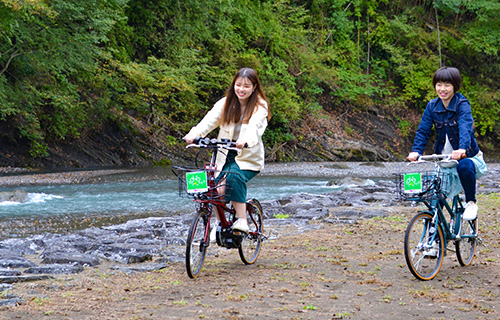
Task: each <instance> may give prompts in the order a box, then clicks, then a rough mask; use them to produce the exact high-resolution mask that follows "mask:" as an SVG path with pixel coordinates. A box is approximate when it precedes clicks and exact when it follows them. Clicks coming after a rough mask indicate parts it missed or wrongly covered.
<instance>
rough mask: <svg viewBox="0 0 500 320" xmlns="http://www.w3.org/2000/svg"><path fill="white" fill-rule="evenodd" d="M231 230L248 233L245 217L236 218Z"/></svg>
mask: <svg viewBox="0 0 500 320" xmlns="http://www.w3.org/2000/svg"><path fill="white" fill-rule="evenodd" d="M233 230H237V231H241V232H244V233H248V231H250V228H248V223H247V221H246V219H238V220H236V222H235V223H233Z"/></svg>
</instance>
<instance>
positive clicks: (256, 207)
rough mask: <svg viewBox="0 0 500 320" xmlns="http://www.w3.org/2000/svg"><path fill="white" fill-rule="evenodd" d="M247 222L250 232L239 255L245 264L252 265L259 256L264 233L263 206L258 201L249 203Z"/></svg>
mask: <svg viewBox="0 0 500 320" xmlns="http://www.w3.org/2000/svg"><path fill="white" fill-rule="evenodd" d="M247 221H248V227H249V228H250V232H248V234H247V235H245V237H244V238H243V241H242V242H241V245H240V246H239V247H238V253H239V254H240V258H241V261H243V263H245V264H252V263H254V262H255V261H256V260H257V257H258V256H259V253H260V249H261V246H262V235H263V232H264V226H263V223H262V206H261V205H260V203H259V201H258V200H256V199H252V200H249V201H247Z"/></svg>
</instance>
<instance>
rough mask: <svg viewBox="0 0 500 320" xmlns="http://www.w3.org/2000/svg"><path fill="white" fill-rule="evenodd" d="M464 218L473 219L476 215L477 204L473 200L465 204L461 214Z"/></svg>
mask: <svg viewBox="0 0 500 320" xmlns="http://www.w3.org/2000/svg"><path fill="white" fill-rule="evenodd" d="M462 217H463V219H464V220H474V219H476V217H477V204H476V203H475V202H474V201H469V202H467V204H466V205H465V211H464V214H463V216H462Z"/></svg>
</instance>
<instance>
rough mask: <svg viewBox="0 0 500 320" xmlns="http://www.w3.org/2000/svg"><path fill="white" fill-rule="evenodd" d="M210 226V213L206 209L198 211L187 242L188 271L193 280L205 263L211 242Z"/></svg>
mask: <svg viewBox="0 0 500 320" xmlns="http://www.w3.org/2000/svg"><path fill="white" fill-rule="evenodd" d="M208 226H210V221H209V219H208V211H207V210H206V209H200V210H198V212H196V216H195V218H194V219H193V222H192V223H191V227H190V228H189V233H188V237H187V242H186V270H187V274H188V276H189V277H190V278H192V279H194V278H196V277H198V275H199V274H200V272H201V268H203V264H204V263H205V255H206V253H207V247H208V242H209V241H210V239H209V236H208V229H207V227H208Z"/></svg>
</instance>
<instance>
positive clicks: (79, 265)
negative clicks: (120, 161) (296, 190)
mask: <svg viewBox="0 0 500 320" xmlns="http://www.w3.org/2000/svg"><path fill="white" fill-rule="evenodd" d="M420 169H422V168H420ZM405 171H411V170H409V168H408V166H407V165H406V164H405V163H375V164H374V163H371V164H370V163H293V164H291V163H288V164H270V165H268V166H267V167H266V169H265V170H264V171H263V172H262V174H263V175H303V176H323V177H330V178H331V179H332V180H333V181H334V183H335V184H337V185H340V184H343V185H345V186H346V188H345V189H344V190H343V191H340V192H335V193H331V194H324V195H310V194H300V195H295V196H291V197H288V198H284V199H275V200H269V201H263V202H262V206H263V209H264V213H265V220H264V223H265V226H266V229H267V231H268V232H269V231H271V230H274V234H276V232H277V234H278V235H279V233H280V230H283V228H285V227H286V225H294V226H295V227H297V228H298V230H302V231H304V230H308V229H310V228H317V226H318V223H353V222H355V221H357V220H359V219H365V218H369V217H374V216H384V215H386V213H387V212H388V210H393V209H394V207H398V206H402V205H407V204H408V203H402V202H398V201H397V197H396V196H395V183H394V181H393V178H392V175H393V173H395V172H405ZM108 173H109V172H108V171H101V172H88V173H82V172H79V173H78V175H79V177H80V178H81V180H79V182H78V181H77V180H75V179H73V178H70V179H69V180H58V178H57V177H60V176H61V174H60V175H59V176H57V175H53V174H46V175H45V176H43V177H42V176H40V177H36V176H37V175H32V176H27V175H22V176H20V177H17V178H16V177H13V176H10V177H2V178H8V179H5V180H3V181H10V183H14V181H15V180H17V181H18V182H19V181H22V183H27V181H33V183H38V182H39V181H44V183H81V182H82V181H89V180H88V179H89V178H92V179H95V178H96V177H97V178H98V177H99V176H100V175H103V174H108ZM70 175H71V174H62V176H65V177H66V176H70ZM35 177H36V178H35ZM82 177H85V178H82ZM360 178H361V179H362V180H360ZM367 178H369V179H377V183H376V184H375V183H374V184H371V185H366V183H365V179H367ZM0 181H1V179H0ZM491 192H500V166H499V165H495V164H493V165H490V166H489V172H488V174H487V175H486V176H485V177H483V178H482V179H481V180H480V183H479V184H478V193H491ZM277 217H287V218H286V219H283V218H281V219H278V218H277ZM125 218H126V217H125ZM129 218H130V217H129ZM124 220H126V221H123V222H122V223H118V224H110V225H103V226H101V227H96V226H89V227H88V228H83V229H81V230H70V229H68V231H67V232H62V233H47V232H46V233H41V234H35V235H32V236H29V237H24V238H22V237H18V238H9V239H3V240H2V241H0V267H1V268H2V269H0V283H4V288H5V286H9V285H10V284H9V283H15V282H20V281H29V280H38V279H41V278H46V277H51V276H52V275H54V274H73V273H78V272H81V271H82V270H83V268H84V267H86V266H88V267H92V266H99V265H101V264H106V265H107V266H108V267H109V268H110V269H111V270H122V271H127V272H136V271H148V270H158V269H162V268H165V267H166V266H167V265H168V263H170V262H176V261H180V260H182V259H183V254H184V244H185V238H186V231H187V229H188V226H189V223H190V220H191V217H190V216H189V215H174V216H172V215H170V216H165V214H162V213H161V212H159V213H157V214H151V216H149V217H145V218H141V219H130V220H127V219H124ZM18 227H19V226H18ZM21 227H22V226H21ZM30 227H34V228H35V229H36V225H35V226H33V225H32V226H30ZM2 228H9V224H8V223H5V222H4V223H2ZM7 288H8V287H7ZM20 299H21V298H19V299H17V300H16V297H13V298H12V299H4V300H3V303H14V304H16V303H19V302H20ZM0 303H2V301H0Z"/></svg>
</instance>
